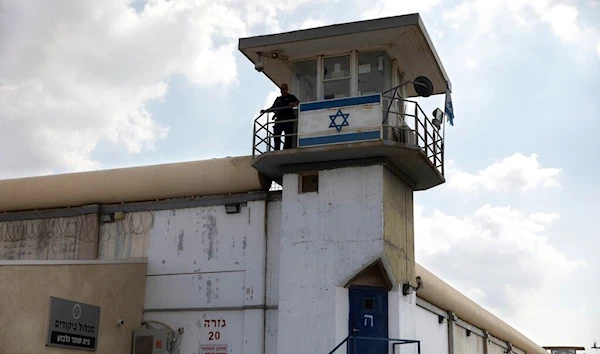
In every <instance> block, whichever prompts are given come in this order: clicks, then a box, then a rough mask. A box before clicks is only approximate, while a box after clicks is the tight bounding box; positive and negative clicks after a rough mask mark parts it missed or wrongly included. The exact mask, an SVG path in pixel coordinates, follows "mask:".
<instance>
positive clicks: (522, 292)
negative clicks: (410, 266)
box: [415, 205, 584, 315]
mask: <svg viewBox="0 0 600 354" xmlns="http://www.w3.org/2000/svg"><path fill="white" fill-rule="evenodd" d="M557 217H558V216H557V215H555V214H544V213H536V214H526V213H523V212H520V211H518V210H514V209H512V208H511V207H494V206H490V205H484V206H483V207H481V208H479V209H478V210H476V211H475V212H473V213H469V214H467V215H462V216H456V215H449V214H447V213H444V212H442V211H439V210H426V209H424V208H423V207H420V206H416V207H415V251H416V257H417V260H418V261H419V262H420V263H421V264H423V265H424V266H425V267H427V268H429V269H431V270H432V271H433V272H434V273H436V274H437V275H439V276H440V277H441V278H442V279H444V280H446V281H448V282H449V283H451V284H452V285H453V286H456V287H457V288H458V289H459V290H462V291H464V292H465V294H467V295H468V296H471V297H472V298H473V300H475V301H477V302H479V303H481V304H482V305H483V306H485V307H488V308H489V309H490V310H492V311H499V312H501V313H503V314H506V315H514V314H515V313H517V312H518V311H519V310H520V309H521V308H522V306H523V301H524V300H529V299H530V297H529V295H531V294H534V293H536V292H537V291H538V290H539V289H541V288H543V287H544V286H546V285H547V284H549V283H550V282H552V280H553V279H555V278H556V277H562V276H565V275H568V274H570V273H571V272H573V271H574V270H575V269H577V268H578V267H580V266H581V265H582V264H584V263H583V262H582V261H579V260H571V259H568V258H567V256H566V255H565V254H563V253H562V252H561V251H559V250H558V249H557V248H556V247H554V246H553V245H552V244H551V243H550V242H549V239H548V237H547V236H546V234H547V233H548V232H549V229H550V227H551V225H552V221H554V220H556V219H557Z"/></svg>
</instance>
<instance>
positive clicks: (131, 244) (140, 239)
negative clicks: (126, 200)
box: [98, 211, 155, 259]
mask: <svg viewBox="0 0 600 354" xmlns="http://www.w3.org/2000/svg"><path fill="white" fill-rule="evenodd" d="M154 213H155V212H153V211H141V212H132V213H126V214H125V218H124V219H123V220H118V221H114V222H110V223H102V224H100V236H99V241H98V258H99V259H129V258H146V256H147V252H148V246H149V242H150V237H149V233H150V230H152V228H153V227H154Z"/></svg>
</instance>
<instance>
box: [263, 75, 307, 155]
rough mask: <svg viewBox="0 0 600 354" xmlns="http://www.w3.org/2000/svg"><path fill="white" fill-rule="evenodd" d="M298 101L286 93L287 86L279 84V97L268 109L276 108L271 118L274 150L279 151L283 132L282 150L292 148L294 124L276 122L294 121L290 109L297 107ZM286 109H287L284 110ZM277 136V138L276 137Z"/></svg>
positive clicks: (294, 137) (292, 112)
mask: <svg viewBox="0 0 600 354" xmlns="http://www.w3.org/2000/svg"><path fill="white" fill-rule="evenodd" d="M299 103H300V101H298V98H296V96H294V95H292V94H291V93H288V85H287V84H281V96H279V97H277V99H275V102H273V106H271V108H269V110H270V109H273V108H277V109H275V110H274V112H275V114H274V116H273V118H274V120H275V127H274V128H273V133H274V135H276V136H275V150H279V148H280V146H281V133H283V132H285V142H284V145H283V148H284V149H291V148H292V147H293V146H292V145H293V142H294V139H296V136H295V135H290V134H294V133H295V132H294V130H295V129H294V126H295V123H296V122H282V123H278V121H286V120H290V119H296V115H295V114H294V110H293V108H292V107H296V106H298V104H299ZM286 107H287V108H286ZM264 112H265V110H261V111H260V113H264ZM277 135H279V136H277Z"/></svg>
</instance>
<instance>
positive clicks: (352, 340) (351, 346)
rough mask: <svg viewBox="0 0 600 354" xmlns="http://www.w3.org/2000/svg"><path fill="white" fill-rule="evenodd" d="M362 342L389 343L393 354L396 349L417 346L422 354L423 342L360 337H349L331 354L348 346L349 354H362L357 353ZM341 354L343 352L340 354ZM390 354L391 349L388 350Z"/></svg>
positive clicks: (418, 351)
mask: <svg viewBox="0 0 600 354" xmlns="http://www.w3.org/2000/svg"><path fill="white" fill-rule="evenodd" d="M360 341H370V342H373V341H374V342H380V343H381V342H387V343H391V344H392V354H396V347H397V346H400V345H404V344H417V354H421V341H419V340H412V339H395V338H375V337H359V336H348V337H346V339H344V340H343V341H341V342H340V344H338V345H337V346H336V347H335V348H333V350H332V351H330V352H329V354H333V353H335V352H336V351H337V350H338V349H340V348H342V347H343V346H344V344H346V350H345V351H346V353H348V354H362V353H357V352H356V343H358V342H360ZM340 353H341V352H340ZM388 353H389V348H388Z"/></svg>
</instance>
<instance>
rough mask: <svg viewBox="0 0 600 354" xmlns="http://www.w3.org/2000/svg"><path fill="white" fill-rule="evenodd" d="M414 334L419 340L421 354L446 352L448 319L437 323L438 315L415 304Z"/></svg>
mask: <svg viewBox="0 0 600 354" xmlns="http://www.w3.org/2000/svg"><path fill="white" fill-rule="evenodd" d="M415 319H416V330H417V332H416V336H415V339H417V340H420V341H421V354H448V321H446V320H444V322H442V323H439V321H438V315H437V314H435V313H432V312H429V311H427V310H426V309H424V308H421V307H419V306H417V308H416V309H415Z"/></svg>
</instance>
